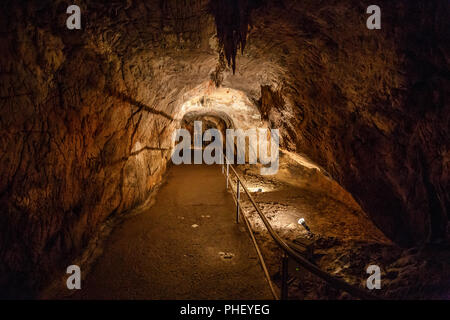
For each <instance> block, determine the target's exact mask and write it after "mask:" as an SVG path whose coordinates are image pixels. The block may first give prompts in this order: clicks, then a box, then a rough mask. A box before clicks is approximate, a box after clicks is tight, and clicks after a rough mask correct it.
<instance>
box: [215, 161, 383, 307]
mask: <svg viewBox="0 0 450 320" xmlns="http://www.w3.org/2000/svg"><path fill="white" fill-rule="evenodd" d="M223 156H224V159H225V163H223V164H222V173H224V174H226V182H227V189H228V188H229V187H231V190H232V191H233V187H232V185H231V182H232V181H231V179H230V168H231V172H232V173H234V175H235V177H236V180H237V182H236V195H235V194H234V192H232V195H233V198H234V199H235V202H236V223H239V217H240V216H241V217H242V219H243V220H244V222H245V223H246V226H247V228H248V229H249V232H250V236H251V238H252V241H253V243H254V245H255V248H256V251H257V254H258V256H259V259H260V261H261V265H262V267H263V270H264V274H265V276H266V278H267V280H268V282H269V285H270V288H271V291H272V294H273V296H274V298H275V299H278V295H277V294H276V292H275V289H274V288H273V285H272V282H271V279H270V275H269V272H268V271H267V267H266V266H265V263H264V259H263V257H262V254H261V252H260V250H259V247H258V245H257V243H256V239H255V238H254V235H253V232H252V229H251V226H250V223H249V222H248V219H247V218H246V216H245V214H244V213H243V209H242V207H241V202H240V194H241V192H240V189H241V187H242V189H243V190H244V192H245V193H246V194H247V197H248V199H249V200H250V202H251V204H252V205H253V207H254V208H255V210H256V212H257V213H258V215H259V217H260V218H261V220H262V222H263V223H264V225H265V227H266V229H267V231H268V232H269V234H270V236H271V237H272V239H273V240H274V241H275V243H276V244H277V245H278V247H280V249H282V250H283V258H282V266H281V273H282V274H281V300H286V299H287V298H288V261H289V257H290V258H292V259H293V260H295V261H296V262H297V263H298V264H299V265H300V266H301V267H303V268H304V269H306V270H308V271H309V272H311V273H312V274H314V275H316V276H318V277H319V278H321V279H323V280H325V281H326V282H327V283H329V284H330V285H331V286H332V287H334V288H335V289H339V290H343V291H346V292H348V293H350V294H351V295H352V296H354V297H357V298H360V299H367V300H375V299H381V298H379V297H377V296H375V295H373V294H372V293H369V292H367V291H365V290H363V289H361V288H359V287H356V286H353V285H351V284H349V283H347V282H345V281H343V280H341V279H338V278H336V277H333V276H332V275H330V274H329V273H327V272H325V271H323V270H322V269H320V268H318V267H317V266H316V265H314V264H313V263H311V262H310V261H308V260H307V259H306V258H304V257H303V256H301V255H300V254H299V253H297V252H296V251H294V249H292V248H291V247H290V246H289V245H288V244H287V243H286V242H285V241H284V240H283V239H281V237H280V236H279V235H278V234H277V233H276V232H275V231H274V230H273V228H272V226H271V225H270V223H269V221H268V220H267V218H266V217H265V215H264V214H263V213H262V211H261V209H260V208H259V206H258V204H257V203H256V202H255V200H254V199H253V197H252V195H251V194H250V192H249V191H248V189H247V187H246V186H245V184H244V183H243V180H242V178H241V177H240V176H239V174H238V173H237V172H236V170H235V168H234V167H233V166H232V165H231V163H230V162H229V161H228V159H227V157H226V156H225V155H223ZM225 167H226V173H225V172H224V171H225ZM240 211H242V214H240Z"/></svg>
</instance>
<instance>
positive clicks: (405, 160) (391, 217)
mask: <svg viewBox="0 0 450 320" xmlns="http://www.w3.org/2000/svg"><path fill="white" fill-rule="evenodd" d="M282 3H283V4H280V3H278V4H274V5H268V6H266V7H265V8H262V9H261V10H259V11H258V12H257V13H255V18H254V24H255V29H254V31H253V32H251V33H250V35H249V39H250V40H249V41H248V44H247V54H248V56H249V59H252V58H253V57H256V59H258V54H260V52H261V50H262V48H263V50H264V51H265V52H269V53H268V55H269V56H266V57H264V61H266V63H267V61H275V62H274V63H272V64H273V65H276V66H271V68H272V69H274V70H276V68H280V67H282V68H283V71H282V72H279V73H278V72H277V74H282V75H283V76H278V77H277V78H273V79H276V80H274V81H273V82H274V83H273V84H271V85H269V86H262V88H261V98H260V108H261V111H262V114H263V115H266V118H267V119H270V121H271V123H272V126H273V127H275V128H276V127H281V128H283V129H284V130H283V133H284V135H285V139H284V140H285V141H284V142H285V143H284V146H285V147H287V148H289V149H291V150H296V151H297V152H303V153H306V154H307V155H308V156H309V157H310V158H312V159H313V160H314V161H316V162H317V163H318V164H320V165H321V166H322V167H323V168H324V169H325V170H326V171H327V172H328V173H329V174H330V175H331V176H332V177H333V178H334V179H336V180H337V181H338V182H339V183H340V184H341V185H343V186H344V187H345V188H346V189H347V190H348V191H349V192H350V193H351V194H352V195H353V196H354V197H355V199H356V200H357V201H358V202H359V203H360V204H361V206H362V208H363V209H364V210H365V211H366V212H367V213H368V214H369V215H370V217H371V219H372V220H373V221H374V222H375V223H376V224H377V225H378V226H379V227H380V228H381V230H383V232H385V234H387V235H388V236H389V237H390V238H391V239H394V240H395V241H397V242H398V243H400V244H402V245H412V244H417V243H424V242H429V241H437V240H442V239H443V238H445V234H446V230H447V221H448V216H449V205H450V196H449V191H448V190H450V189H449V162H448V159H449V153H448V147H449V139H448V133H449V114H450V113H449V96H448V92H450V82H449V80H450V77H449V75H450V74H449V52H450V50H449V43H450V42H449V40H450V39H449V38H450V34H449V32H448V30H449V28H448V27H449V21H448V16H449V13H450V12H449V3H448V2H447V1H429V2H423V1H379V3H377V4H378V5H379V6H380V7H381V8H382V29H381V30H368V29H367V28H366V27H365V23H366V17H367V15H364V14H362V13H365V9H366V7H367V6H366V5H365V4H364V3H361V2H360V1H327V2H326V3H325V2H323V1H299V2H294V1H283V2H282ZM268 12H270V13H269V14H268ZM286 12H289V13H288V14H287V13H286ZM288 15H289V17H288ZM276 16H283V19H279V20H276V19H275V18H271V17H276ZM260 62H261V61H260ZM254 63H258V62H257V61H254Z"/></svg>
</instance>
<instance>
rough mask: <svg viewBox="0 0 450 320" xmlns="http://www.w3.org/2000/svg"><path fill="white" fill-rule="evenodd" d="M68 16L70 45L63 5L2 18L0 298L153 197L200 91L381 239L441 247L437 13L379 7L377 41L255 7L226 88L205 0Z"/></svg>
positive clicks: (337, 17)
mask: <svg viewBox="0 0 450 320" xmlns="http://www.w3.org/2000/svg"><path fill="white" fill-rule="evenodd" d="M260 2H261V1H260ZM79 5H80V7H81V10H82V30H68V29H67V28H65V24H66V18H67V17H68V15H67V14H66V9H67V7H68V6H69V3H67V2H65V1H49V0H48V1H42V0H40V1H37V0H35V1H27V2H17V1H4V2H2V4H1V12H0V24H1V29H2V34H1V36H0V48H1V49H0V51H1V55H2V59H1V60H0V83H1V84H2V85H1V87H0V90H1V91H0V104H1V105H0V131H1V135H0V157H1V166H0V208H1V212H0V261H1V264H0V284H1V287H2V288H14V289H13V291H7V290H6V289H2V292H1V294H0V295H1V296H23V295H24V293H25V292H26V293H27V294H28V293H29V294H31V293H32V291H30V289H31V288H33V289H36V288H38V287H39V285H40V284H42V283H45V282H46V281H47V278H48V275H49V274H51V273H52V272H53V271H54V270H63V269H62V268H65V267H66V266H67V265H68V264H70V261H71V260H72V259H73V257H75V256H76V255H77V254H78V253H79V252H80V250H81V249H82V248H83V247H84V246H85V244H86V243H87V241H88V240H89V239H90V237H91V236H92V234H93V233H94V232H96V230H97V229H98V227H99V225H100V224H101V223H102V222H103V221H104V220H105V219H106V218H107V217H108V216H109V215H111V214H115V213H119V212H124V211H126V210H129V209H130V208H133V207H134V206H135V205H137V204H139V203H140V202H142V201H143V200H144V199H145V198H146V197H147V196H148V194H149V193H150V192H151V190H152V187H153V186H154V185H155V183H157V182H158V181H159V180H160V179H161V177H162V174H163V172H164V170H165V168H166V163H167V159H168V157H169V155H170V151H168V150H167V149H168V148H169V147H170V141H169V140H170V139H169V138H170V136H171V133H172V131H173V129H174V128H175V126H177V125H178V124H179V122H178V121H179V120H180V119H177V118H175V115H178V113H179V110H180V108H181V106H182V104H183V102H184V100H185V95H186V94H187V93H188V92H190V90H191V89H193V88H195V87H197V86H198V85H200V84H202V83H204V82H205V81H210V82H211V85H212V86H214V83H215V84H221V85H222V86H223V87H229V88H232V89H235V90H240V91H242V92H244V93H245V94H246V95H247V96H248V98H249V99H251V100H252V101H253V102H254V103H255V104H259V106H260V108H261V111H262V114H263V116H265V117H266V119H268V121H270V123H271V124H272V127H274V128H280V129H281V132H282V134H283V144H284V147H286V148H288V149H290V150H294V151H297V152H302V153H305V154H307V155H308V156H309V157H310V158H311V159H313V160H314V161H316V162H317V163H318V164H320V165H321V166H322V167H323V168H325V170H327V171H328V172H329V174H330V175H331V176H332V177H333V178H334V179H336V180H337V181H338V182H339V183H340V184H341V185H343V186H344V187H345V188H346V189H347V190H349V191H350V192H351V193H352V195H353V196H354V197H355V198H356V200H357V201H358V202H359V203H360V204H361V206H362V207H363V208H364V210H365V211H366V212H367V213H368V214H369V215H370V216H371V218H372V220H373V221H374V222H375V223H376V224H377V225H378V226H379V227H380V228H381V229H382V230H383V231H384V232H385V233H386V234H387V235H388V236H390V237H391V238H393V239H395V240H397V241H398V242H400V243H403V244H411V243H421V242H425V241H429V240H433V239H439V238H442V237H443V236H444V234H445V228H446V224H447V220H448V208H449V202H450V196H449V193H448V190H449V179H448V176H449V165H448V158H449V156H448V144H449V143H448V138H447V137H448V128H449V114H450V113H449V112H448V111H449V103H448V94H446V92H449V91H450V90H449V67H448V66H449V56H448V55H449V47H448V46H449V43H450V41H449V40H450V39H448V38H449V33H448V30H449V28H448V27H449V25H448V24H449V22H448V19H447V17H448V16H449V6H448V1H445V0H443V1H427V2H425V1H420V2H419V1H418V2H414V1H406V0H405V1H395V3H392V2H391V1H380V2H379V5H380V6H381V7H382V8H383V11H382V12H383V20H382V30H376V31H371V30H367V28H366V27H365V19H366V17H367V15H366V14H365V10H366V8H365V6H363V5H362V4H360V3H359V2H358V1H350V0H349V1H337V0H334V1H316V0H303V1H294V0H292V1H291V0H285V1H269V0H267V1H265V2H264V1H263V2H261V3H260V6H259V7H258V8H255V9H254V10H253V11H252V13H251V15H252V19H251V26H250V27H249V30H248V39H247V42H246V48H245V51H244V54H243V55H240V54H238V56H237V61H236V74H235V75H233V72H232V70H231V69H230V68H226V66H224V65H223V61H220V60H219V59H218V56H219V55H218V52H220V48H218V45H217V39H215V38H214V35H215V33H216V26H215V20H214V18H213V16H212V15H210V14H209V13H208V8H209V6H208V1H207V0H198V1H194V0H193V1H188V2H180V1H175V0H171V1H143V0H136V1H114V2H110V3H108V4H107V5H106V4H104V3H103V2H102V1H80V2H79ZM224 111H225V112H226V110H224Z"/></svg>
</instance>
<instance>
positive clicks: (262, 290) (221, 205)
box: [71, 165, 272, 299]
mask: <svg viewBox="0 0 450 320" xmlns="http://www.w3.org/2000/svg"><path fill="white" fill-rule="evenodd" d="M234 213H235V205H234V202H233V200H232V197H231V195H230V194H228V193H227V192H226V190H225V179H224V177H223V176H222V175H221V173H220V168H219V166H205V165H181V166H172V167H171V168H170V169H169V171H168V173H167V175H166V181H165V183H164V185H162V187H161V189H160V190H159V192H158V194H157V197H156V202H155V203H154V205H153V206H151V207H150V208H149V209H148V210H145V211H144V212H143V213H141V214H139V215H135V216H132V217H130V218H127V219H126V220H124V221H123V223H121V224H120V225H119V226H117V227H116V228H115V229H114V231H113V232H112V233H111V235H110V237H109V238H108V240H107V242H106V244H105V248H104V252H103V254H102V255H101V256H100V257H99V258H98V259H97V260H96V261H95V263H94V264H93V265H92V269H91V271H90V272H89V273H88V275H87V277H86V279H85V280H83V282H82V289H81V290H77V291H76V293H74V294H73V295H72V296H71V298H73V299H271V298H272V296H271V293H270V290H269V286H268V283H267V281H266V279H265V278H264V274H263V271H262V269H261V266H260V265H259V263H258V260H257V256H256V253H255V249H254V248H253V246H252V244H251V241H250V238H249V236H248V234H247V232H246V231H245V229H244V228H243V226H242V225H237V224H236V223H235V220H234V217H235V216H234ZM80 267H81V270H82V271H83V266H80Z"/></svg>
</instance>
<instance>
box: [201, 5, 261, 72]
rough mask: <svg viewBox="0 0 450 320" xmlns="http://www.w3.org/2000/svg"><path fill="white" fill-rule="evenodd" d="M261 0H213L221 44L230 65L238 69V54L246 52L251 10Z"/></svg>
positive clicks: (213, 10) (212, 10) (211, 6)
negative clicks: (238, 52) (239, 51)
mask: <svg viewBox="0 0 450 320" xmlns="http://www.w3.org/2000/svg"><path fill="white" fill-rule="evenodd" d="M261 3H262V1H261V0H211V2H210V10H211V13H212V14H213V15H214V18H215V22H216V27H217V37H218V39H219V46H220V47H221V48H223V51H224V53H225V58H226V60H227V63H228V66H231V68H232V69H233V74H234V73H235V71H236V54H237V51H238V50H239V49H240V50H241V52H242V53H244V49H245V44H246V42H247V32H248V27H249V25H251V16H250V14H251V11H252V10H253V9H254V8H257V7H258V6H260V5H261Z"/></svg>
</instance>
